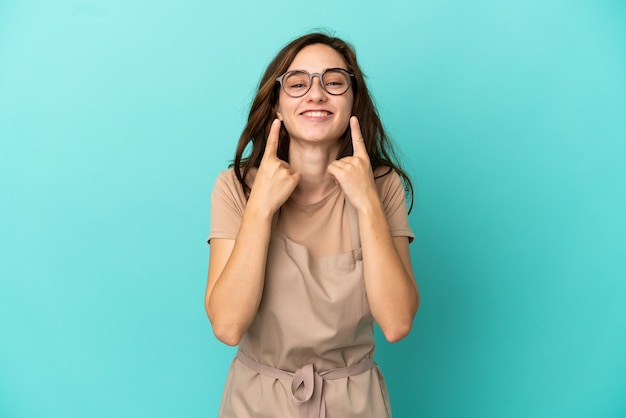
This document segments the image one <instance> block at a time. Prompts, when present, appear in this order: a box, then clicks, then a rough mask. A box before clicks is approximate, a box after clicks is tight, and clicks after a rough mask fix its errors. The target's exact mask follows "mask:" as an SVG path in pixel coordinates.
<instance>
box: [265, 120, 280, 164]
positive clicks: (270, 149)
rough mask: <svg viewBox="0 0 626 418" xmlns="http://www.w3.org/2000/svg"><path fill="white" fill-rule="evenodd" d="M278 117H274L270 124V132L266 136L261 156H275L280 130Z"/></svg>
mask: <svg viewBox="0 0 626 418" xmlns="http://www.w3.org/2000/svg"><path fill="white" fill-rule="evenodd" d="M280 123H281V122H280V119H274V121H273V122H272V126H271V127H270V133H269V135H268V136H267V141H266V142H265V152H263V158H267V157H269V156H273V157H276V153H277V151H278V133H279V132H280Z"/></svg>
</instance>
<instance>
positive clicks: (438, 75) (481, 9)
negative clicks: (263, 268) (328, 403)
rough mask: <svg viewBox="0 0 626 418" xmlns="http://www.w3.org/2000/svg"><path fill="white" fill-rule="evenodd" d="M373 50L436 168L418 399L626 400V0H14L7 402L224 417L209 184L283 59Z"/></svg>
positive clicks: (21, 408)
mask: <svg viewBox="0 0 626 418" xmlns="http://www.w3.org/2000/svg"><path fill="white" fill-rule="evenodd" d="M315 28H328V29H331V30H334V31H335V33H336V34H337V35H339V36H341V37H344V38H345V39H347V40H348V41H351V42H352V43H354V45H355V46H356V49H357V52H358V54H359V59H360V62H361V65H362V67H363V69H364V70H365V72H366V74H367V76H368V82H369V85H370V88H371V89H372V91H373V94H374V95H375V98H376V101H377V103H378V105H379V110H380V113H381V115H382V117H383V120H384V122H385V123H386V126H387V128H388V130H389V132H390V133H391V135H392V136H393V138H394V139H395V140H396V143H397V144H398V145H399V147H400V148H401V149H402V154H403V156H404V157H403V158H404V161H405V163H406V165H407V167H408V169H409V172H410V173H411V174H412V175H413V177H414V180H415V184H416V205H415V209H414V210H413V212H412V213H411V216H410V219H411V223H412V226H413V228H414V230H415V233H416V235H417V238H416V240H415V242H414V243H413V244H412V246H411V251H412V255H413V261H414V269H415V273H416V276H417V279H418V283H419V285H420V288H421V291H422V306H421V309H420V312H419V313H418V316H417V318H416V320H415V327H414V329H413V332H412V334H411V335H410V336H409V337H408V338H407V339H405V340H403V341H402V342H400V343H397V344H393V345H391V344H388V343H386V342H384V340H383V338H380V335H378V337H379V338H378V340H379V345H378V352H377V360H378V362H379V363H380V364H381V366H382V368H383V371H384V373H385V375H386V378H387V380H388V385H389V389H390V393H391V401H392V404H393V407H394V412H395V416H396V417H429V418H430V417H481V418H485V417H486V418H491V417H493V418H501V417H557V418H559V417H567V418H572V417H593V418H597V417H626V396H625V394H626V326H625V323H626V303H625V302H626V298H625V296H624V295H625V293H626V261H625V258H626V257H625V253H626V215H625V214H626V117H625V115H626V3H624V2H623V1H619V0H614V1H610V0H599V1H598V0H596V1H593V0H588V1H582V0H578V1H577V0H569V1H565V0H549V1H539V0H524V1H522V0H512V1H496V0H483V1H478V0H476V1H452V0H442V1H437V2H427V1H422V0H411V1H409V0H405V1H399V0H389V1H384V2H375V3H374V2H372V3H367V2H363V1H356V0H352V1H343V2H339V1H333V2H326V1H321V2H310V3H297V4H296V3H289V2H282V3H280V2H278V3H276V2H274V3H267V2H256V3H252V2H242V1H230V2H225V1H224V2H209V1H197V0H180V1H176V2H152V1H147V0H136V1H122V0H108V1H106V2H105V1H104V0H92V1H68V0H55V1H43V0H42V1H15V0H3V1H2V2H0V140H1V149H0V179H1V181H0V260H1V264H0V275H1V276H0V416H1V417H11V418H13V417H65V418H72V417H87V416H88V417H169V416H184V417H207V416H216V413H217V408H218V404H219V399H220V396H221V391H222V386H223V383H224V380H225V377H226V371H227V368H228V366H229V363H230V361H231V359H232V356H233V355H234V349H233V348H230V347H226V346H224V345H222V344H220V343H219V342H218V341H217V340H216V339H215V338H214V337H213V335H212V332H211V329H210V324H209V322H208V320H207V319H206V317H205V313H204V308H203V294H204V286H205V280H206V268H207V259H208V246H207V245H206V243H205V238H206V235H207V233H208V228H209V216H210V213H209V209H210V207H209V205H210V201H209V196H210V191H211V187H212V184H213V181H214V180H215V177H216V175H217V173H218V172H219V171H220V170H222V169H224V168H226V166H227V164H228V162H229V160H230V159H231V158H232V156H233V153H234V147H235V143H236V140H237V138H238V135H239V133H240V132H241V129H242V127H243V124H244V121H245V119H246V115H247V110H248V106H249V104H250V101H251V99H252V97H253V94H254V89H255V86H256V84H257V83H258V80H259V78H260V76H261V73H262V72H263V71H264V69H265V66H266V65H267V64H268V63H269V61H270V59H271V58H272V57H273V56H274V54H275V53H276V52H277V51H278V50H279V49H280V47H282V45H284V44H285V43H286V42H288V41H289V40H291V39H292V38H294V37H296V36H299V35H301V34H303V33H305V32H307V31H309V30H311V29H315Z"/></svg>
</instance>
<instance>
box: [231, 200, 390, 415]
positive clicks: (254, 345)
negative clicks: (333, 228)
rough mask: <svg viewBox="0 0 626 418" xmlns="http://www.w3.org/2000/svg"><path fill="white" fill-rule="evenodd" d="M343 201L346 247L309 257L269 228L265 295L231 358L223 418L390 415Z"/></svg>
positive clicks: (355, 235)
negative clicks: (347, 233)
mask: <svg viewBox="0 0 626 418" xmlns="http://www.w3.org/2000/svg"><path fill="white" fill-rule="evenodd" d="M344 205H345V207H344V210H343V212H344V216H347V217H348V221H349V225H350V234H351V240H352V248H353V250H352V251H349V252H346V253H341V254H335V255H330V256H324V257H317V258H313V257H311V256H310V255H309V252H308V250H307V248H306V247H304V246H302V245H300V244H297V243H295V242H293V241H291V240H290V239H289V238H287V237H286V236H285V235H283V234H282V233H280V232H278V231H276V229H275V227H273V228H272V236H271V239H270V246H269V250H268V258H267V268H266V278H265V287H264V289H263V298H262V301H261V304H260V306H259V310H258V312H257V315H256V318H255V320H254V322H253V323H252V325H251V326H250V328H249V329H248V331H247V332H246V334H245V335H244V336H243V338H242V339H241V342H240V344H239V352H238V354H237V358H235V360H234V361H233V363H232V365H231V368H230V372H229V375H228V379H227V382H226V387H225V389H224V394H223V397H222V404H221V407H220V415H219V416H220V417H221V418H262V417H267V418H270V417H271V418H290V417H293V418H324V417H325V418H357V417H358V418H386V417H391V410H390V407H389V399H388V396H387V389H386V387H385V382H384V379H383V377H382V375H381V373H380V371H379V369H378V366H377V365H376V364H375V363H374V362H373V360H372V356H373V354H374V328H373V324H374V320H373V318H372V315H371V313H370V310H369V305H368V302H367V297H366V295H365V287H364V283H363V261H362V257H361V248H360V246H361V245H360V238H359V228H358V218H357V214H356V211H355V210H354V209H353V208H352V206H350V204H349V203H348V202H347V200H346V201H345V203H344ZM275 219H276V217H275ZM275 223H276V222H274V225H275Z"/></svg>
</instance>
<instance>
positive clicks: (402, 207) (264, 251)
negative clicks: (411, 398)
mask: <svg viewBox="0 0 626 418" xmlns="http://www.w3.org/2000/svg"><path fill="white" fill-rule="evenodd" d="M353 115H354V116H353ZM250 143H251V147H250ZM248 149H249V150H250V151H249V155H247V156H246V157H244V156H243V155H244V152H245V151H246V150H248ZM392 155H393V153H392V152H391V149H390V144H389V143H388V140H387V137H386V135H385V133H384V130H383V127H382V124H381V122H380V119H379V117H378V114H377V112H376V110H375V108H374V106H373V103H372V100H371V98H370V96H369V93H368V91H367V87H366V85H365V81H364V78H363V74H362V72H361V70H360V69H359V66H358V64H357V60H356V55H355V53H354V50H353V49H352V47H351V46H349V45H348V44H346V43H345V42H343V41H342V40H340V39H337V38H333V37H329V36H327V35H325V34H319V33H313V34H309V35H305V36H303V37H301V38H298V39H296V40H294V41H293V42H291V43H290V44H288V45H287V46H285V47H284V48H283V49H282V50H281V51H280V52H279V53H278V55H277V56H276V57H275V58H274V60H273V61H272V62H271V63H270V65H269V67H268V68H267V70H266V72H265V74H264V76H263V78H262V80H261V83H260V86H259V90H258V92H257V95H256V97H255V99H254V102H253V104H252V107H251V110H250V114H249V117H248V123H247V126H246V127H245V129H244V131H243V133H242V135H241V137H240V139H239V143H238V146H237V151H236V155H235V159H234V164H233V167H232V168H231V169H230V170H227V171H224V172H222V173H221V174H220V176H219V178H218V180H217V181H216V184H215V187H214V189H213V194H212V210H211V232H210V235H209V242H210V245H211V253H210V262H209V273H208V283H207V289H206V296H205V307H206V311H207V314H208V316H209V319H210V321H211V324H212V327H213V331H214V333H215V335H216V336H217V338H218V339H219V340H221V341H223V342H224V343H226V344H228V345H239V350H238V354H237V357H236V359H235V360H234V361H233V364H232V365H231V369H230V372H229V376H228V380H227V383H226V387H225V390H224V395H223V398H222V405H221V407H220V416H221V417H238V418H242V417H255V418H257V417H281V418H282V417H309V418H312V417H315V418H318V417H324V416H331V417H334V418H346V417H376V418H379V417H390V416H391V411H390V407H389V400H388V396H387V390H386V387H385V384H384V380H383V377H382V375H381V373H380V371H379V369H378V366H377V365H376V364H375V363H374V362H373V360H372V356H373V353H374V336H373V321H376V322H377V323H378V324H379V326H380V328H381V330H382V332H383V333H384V335H385V337H386V339H387V340H389V341H391V342H393V341H398V340H400V339H401V338H403V337H405V336H406V335H407V334H408V333H409V331H410V329H411V325H412V322H413V318H414V316H415V314H416V312H417V309H418V305H419V292H418V289H417V286H416V284H415V280H414V277H413V273H412V267H411V261H410V255H409V242H410V240H412V239H413V233H412V232H411V229H410V227H409V224H408V220H407V205H406V198H405V187H404V184H406V186H407V189H408V191H409V192H410V193H411V192H412V188H411V183H410V181H409V180H408V178H407V176H406V175H405V174H404V172H403V171H402V170H401V168H400V167H399V166H398V165H397V164H396V163H394V161H393V159H392V158H391V157H390V156H392ZM403 180H404V182H403ZM411 198H412V194H411Z"/></svg>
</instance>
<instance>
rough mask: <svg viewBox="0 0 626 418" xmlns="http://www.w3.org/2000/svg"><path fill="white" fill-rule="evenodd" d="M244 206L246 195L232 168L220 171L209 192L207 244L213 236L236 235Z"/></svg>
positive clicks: (234, 236)
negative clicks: (209, 215) (209, 217)
mask: <svg viewBox="0 0 626 418" xmlns="http://www.w3.org/2000/svg"><path fill="white" fill-rule="evenodd" d="M245 206H246V197H245V195H244V193H243V189H242V187H241V183H239V180H237V177H236V176H235V172H234V170H233V169H229V170H226V171H222V172H221V173H220V174H219V176H218V177H217V180H216V181H215V185H214V186H213V191H212V192H211V223H210V228H211V229H210V232H209V237H208V240H207V241H208V242H209V244H210V242H211V239H213V238H225V239H235V238H236V237H237V233H238V232H239V227H240V226H241V220H242V218H243V212H244V209H245Z"/></svg>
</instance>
